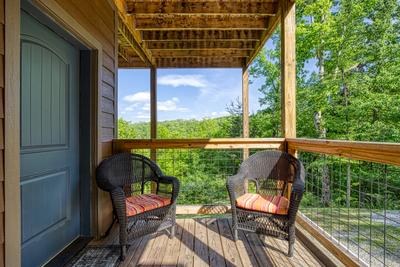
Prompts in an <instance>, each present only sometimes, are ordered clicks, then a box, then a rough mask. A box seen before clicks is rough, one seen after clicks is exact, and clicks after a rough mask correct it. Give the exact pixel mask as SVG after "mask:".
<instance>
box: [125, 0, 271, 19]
mask: <svg viewBox="0 0 400 267" xmlns="http://www.w3.org/2000/svg"><path fill="white" fill-rule="evenodd" d="M274 2H276V1H274V0H258V1H251V2H246V1H238V0H225V1H215V0H214V1H210V0H186V1H153V2H150V1H133V0H127V1H126V3H127V11H128V13H130V14H151V15H154V14H199V13H201V14H263V15H271V16H273V15H275V14H276V12H277V6H276V5H275V3H274Z"/></svg>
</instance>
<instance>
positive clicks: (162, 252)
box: [91, 218, 323, 267]
mask: <svg viewBox="0 0 400 267" xmlns="http://www.w3.org/2000/svg"><path fill="white" fill-rule="evenodd" d="M230 223H231V222H230V220H228V219H226V218H218V219H216V218H200V219H178V220H177V229H176V230H177V231H176V236H175V238H173V239H170V238H169V237H168V234H167V233H166V232H165V231H164V232H160V233H157V234H152V235H148V236H145V237H143V238H139V239H137V240H135V241H134V242H133V243H132V244H131V246H130V247H129V249H128V253H127V257H126V260H125V261H124V262H123V263H121V264H120V266H218V267H222V266H285V267H286V266H323V264H322V263H321V262H320V261H319V260H318V259H317V257H316V256H315V255H313V254H312V253H311V252H310V251H309V250H308V249H307V248H306V247H305V245H304V244H303V243H302V242H301V241H300V240H299V239H297V241H296V245H295V253H294V256H293V257H292V258H288V257H287V256H286V253H287V242H286V241H282V240H278V239H275V238H271V237H264V236H258V235H257V234H254V233H245V232H242V231H239V239H240V240H239V241H237V242H236V243H235V242H234V241H233V238H232V229H231V224H230ZM113 244H118V226H115V227H114V228H113V229H112V231H111V233H110V235H109V236H108V237H106V238H104V239H102V240H98V241H93V242H92V243H91V245H113Z"/></svg>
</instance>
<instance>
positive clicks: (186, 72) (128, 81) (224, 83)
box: [118, 39, 316, 122]
mask: <svg viewBox="0 0 400 267" xmlns="http://www.w3.org/2000/svg"><path fill="white" fill-rule="evenodd" d="M266 47H267V48H268V49H271V48H272V47H273V44H272V40H271V39H270V40H268V42H267V43H266ZM315 65H316V61H315V59H311V60H309V61H308V62H307V63H306V66H305V68H306V69H307V70H308V71H309V73H311V72H313V71H316V66H315ZM157 76H158V79H157V90H158V93H157V97H158V99H157V104H158V113H157V115H158V118H157V119H158V121H165V120H174V119H199V120H200V119H203V118H215V117H222V116H226V115H227V111H226V107H227V106H228V105H229V103H231V102H232V101H235V100H236V99H237V98H239V100H241V98H242V70H241V69H158V70H157ZM263 82H264V79H262V78H259V79H257V80H254V79H251V82H250V84H249V110H250V113H255V112H256V111H257V110H259V109H260V105H259V102H258V99H259V98H260V96H261V94H260V93H259V91H258V89H259V88H260V87H261V85H262V84H263ZM118 88H119V89H118V116H119V117H120V118H123V119H125V120H128V121H132V122H143V121H149V120H150V70H148V69H120V70H119V71H118Z"/></svg>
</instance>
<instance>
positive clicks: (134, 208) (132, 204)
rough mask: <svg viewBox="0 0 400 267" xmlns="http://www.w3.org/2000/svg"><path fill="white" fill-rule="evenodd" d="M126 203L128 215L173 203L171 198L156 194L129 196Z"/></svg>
mask: <svg viewBox="0 0 400 267" xmlns="http://www.w3.org/2000/svg"><path fill="white" fill-rule="evenodd" d="M125 203H126V216H133V215H136V214H138V213H141V212H145V211H149V210H153V209H156V208H160V207H164V206H167V205H169V204H171V199H170V198H165V197H162V196H158V195H154V194H145V195H138V196H132V197H128V198H126V200H125Z"/></svg>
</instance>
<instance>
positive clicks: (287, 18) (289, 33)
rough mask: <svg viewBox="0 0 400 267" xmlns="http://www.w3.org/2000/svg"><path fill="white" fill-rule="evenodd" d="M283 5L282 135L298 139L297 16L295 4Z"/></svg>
mask: <svg viewBox="0 0 400 267" xmlns="http://www.w3.org/2000/svg"><path fill="white" fill-rule="evenodd" d="M280 3H281V12H282V13H281V79H282V81H281V86H282V90H281V92H282V102H281V104H282V135H283V137H285V138H295V137H296V17H295V16H296V15H295V4H294V3H293V2H291V1H289V0H283V1H281V2H280Z"/></svg>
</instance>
